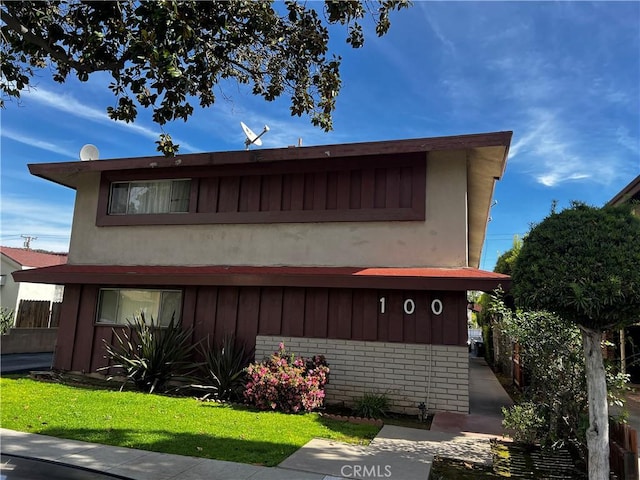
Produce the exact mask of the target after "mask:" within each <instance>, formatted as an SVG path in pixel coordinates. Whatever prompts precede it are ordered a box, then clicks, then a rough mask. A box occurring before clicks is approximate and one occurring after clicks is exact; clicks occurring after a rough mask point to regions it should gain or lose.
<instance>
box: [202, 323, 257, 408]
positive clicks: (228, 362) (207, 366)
mask: <svg viewBox="0 0 640 480" xmlns="http://www.w3.org/2000/svg"><path fill="white" fill-rule="evenodd" d="M199 349H200V353H201V355H202V357H203V358H204V362H203V363H202V366H201V372H202V374H203V377H204V381H205V384H204V385H193V387H194V388H196V389H199V390H204V391H206V392H208V393H207V395H205V398H206V397H211V396H213V397H214V398H217V399H219V400H231V401H238V400H240V399H241V398H242V391H243V389H244V385H245V380H246V372H245V367H246V366H247V365H249V363H250V362H251V360H253V349H251V350H247V349H246V347H245V345H244V344H242V343H241V342H238V341H237V340H236V338H235V336H234V335H225V336H224V338H223V339H222V341H221V342H220V344H219V345H218V346H217V347H216V346H213V347H212V346H211V344H210V343H209V340H208V339H207V346H206V347H199Z"/></svg>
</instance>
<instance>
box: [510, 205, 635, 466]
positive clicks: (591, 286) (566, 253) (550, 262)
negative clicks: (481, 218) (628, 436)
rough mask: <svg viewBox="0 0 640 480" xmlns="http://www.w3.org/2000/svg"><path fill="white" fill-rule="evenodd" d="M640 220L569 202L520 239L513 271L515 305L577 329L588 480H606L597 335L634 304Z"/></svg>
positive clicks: (626, 316)
mask: <svg viewBox="0 0 640 480" xmlns="http://www.w3.org/2000/svg"><path fill="white" fill-rule="evenodd" d="M638 239H640V219H638V218H635V217H634V216H632V215H631V212H630V209H629V208H627V207H605V208H602V209H599V208H594V207H589V206H587V205H584V204H580V203H574V204H573V205H572V207H571V208H569V209H566V210H564V211H562V212H560V213H556V212H552V213H551V215H549V216H548V217H547V218H546V219H545V220H543V221H542V222H541V223H540V224H539V225H537V226H536V227H534V228H533V229H532V230H531V232H530V233H529V234H528V235H527V237H526V238H525V240H524V243H523V246H522V249H521V251H520V254H519V255H518V259H517V261H516V264H515V268H514V271H513V275H512V279H513V292H514V296H515V298H516V301H517V302H518V304H519V305H521V306H524V307H527V308H532V309H539V310H548V311H550V312H554V313H555V314H557V315H559V316H560V317H562V318H563V319H565V320H569V321H571V322H573V323H574V324H576V325H578V326H579V328H580V330H581V332H582V341H583V350H584V355H585V370H586V376H587V391H588V402H589V428H588V430H587V446H588V449H589V478H590V479H603V478H608V476H609V475H608V472H609V462H608V459H609V446H608V444H609V438H608V434H609V426H608V405H607V389H606V380H605V378H606V377H605V369H604V365H603V361H602V351H601V343H602V339H603V336H602V333H603V332H604V331H606V330H609V329H613V328H619V327H621V326H624V325H625V324H627V323H630V322H632V321H633V319H634V318H636V317H637V312H638V311H639V310H640V248H638Z"/></svg>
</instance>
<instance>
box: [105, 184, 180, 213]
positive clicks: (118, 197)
mask: <svg viewBox="0 0 640 480" xmlns="http://www.w3.org/2000/svg"><path fill="white" fill-rule="evenodd" d="M190 193H191V180H188V179H181V180H152V181H136V182H113V183H111V192H110V195H109V215H136V214H145V213H182V212H188V211H189V196H190Z"/></svg>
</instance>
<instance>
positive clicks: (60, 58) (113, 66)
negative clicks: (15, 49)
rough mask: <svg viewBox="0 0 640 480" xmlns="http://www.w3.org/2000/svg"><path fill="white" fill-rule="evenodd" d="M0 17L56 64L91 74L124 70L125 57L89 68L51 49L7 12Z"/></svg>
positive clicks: (47, 43) (3, 11)
mask: <svg viewBox="0 0 640 480" xmlns="http://www.w3.org/2000/svg"><path fill="white" fill-rule="evenodd" d="M0 15H1V18H2V21H3V22H4V23H6V25H7V27H9V28H10V29H11V30H13V31H14V32H15V33H17V34H18V35H21V36H22V37H23V38H24V39H25V40H26V41H27V42H29V43H32V44H34V45H36V46H38V47H40V48H41V49H43V50H44V51H45V52H46V53H47V54H48V55H49V56H50V57H51V58H53V59H54V60H56V61H57V62H58V63H63V64H67V65H69V66H71V67H73V68H74V69H75V70H77V71H79V72H85V73H93V72H95V71H102V70H109V71H113V70H121V69H122V68H124V64H125V61H126V60H127V58H128V56H127V55H123V56H122V57H121V58H120V59H118V60H117V61H115V62H111V63H105V64H101V65H99V66H93V67H91V66H89V65H87V64H84V63H82V62H78V61H77V60H74V59H73V58H71V57H69V56H68V55H67V54H66V53H62V52H60V51H59V50H56V49H54V48H52V46H51V45H50V44H49V42H47V41H46V40H45V39H44V38H42V37H39V36H38V35H35V34H33V33H32V32H31V31H30V30H29V29H28V28H27V27H25V26H24V25H22V23H21V22H20V21H19V20H18V19H16V18H14V17H13V16H11V15H10V14H9V13H8V12H7V11H5V10H2V11H1V14H0Z"/></svg>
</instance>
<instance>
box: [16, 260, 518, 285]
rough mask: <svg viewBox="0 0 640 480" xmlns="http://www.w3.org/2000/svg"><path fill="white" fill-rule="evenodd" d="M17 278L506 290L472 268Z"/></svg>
mask: <svg viewBox="0 0 640 480" xmlns="http://www.w3.org/2000/svg"><path fill="white" fill-rule="evenodd" d="M14 279H15V280H16V281H20V282H38V283H53V284H70V283H83V284H100V285H176V286H182V285H184V286H186V285H231V286H292V287H323V288H332V287H333V288H378V289H394V290H395V289H400V290H456V291H459V290H483V291H489V290H493V289H495V288H497V287H498V286H502V288H503V289H505V290H506V289H508V288H509V287H510V285H511V279H510V277H509V276H508V275H502V274H500V273H493V272H487V271H483V270H478V269H475V268H359V267H252V266H165V265H162V266H161V265H156V266H145V265H130V266H126V265H59V266H54V267H47V268H39V269H35V270H26V271H21V272H15V273H14Z"/></svg>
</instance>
